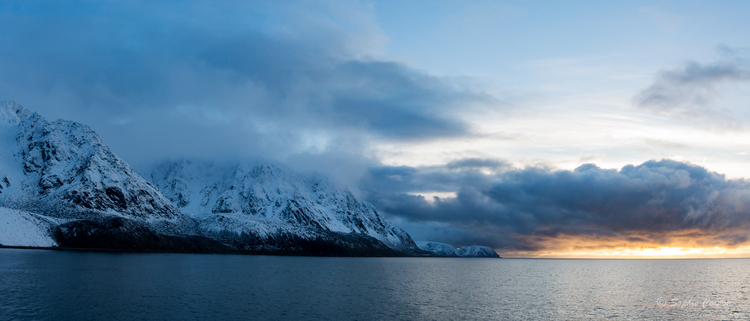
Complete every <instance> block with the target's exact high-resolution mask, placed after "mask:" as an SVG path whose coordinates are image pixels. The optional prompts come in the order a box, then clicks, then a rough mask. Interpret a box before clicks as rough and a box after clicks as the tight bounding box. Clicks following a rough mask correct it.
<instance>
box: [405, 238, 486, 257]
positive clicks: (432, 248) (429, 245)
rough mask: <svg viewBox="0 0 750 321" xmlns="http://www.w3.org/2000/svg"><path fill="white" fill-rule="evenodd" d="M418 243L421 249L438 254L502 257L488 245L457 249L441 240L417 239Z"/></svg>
mask: <svg viewBox="0 0 750 321" xmlns="http://www.w3.org/2000/svg"><path fill="white" fill-rule="evenodd" d="M416 244H417V246H419V248H420V249H422V250H424V251H427V252H430V253H433V254H435V255H438V256H457V257H500V256H499V255H497V253H496V252H495V250H493V249H492V248H491V247H488V246H479V245H471V246H464V247H462V248H458V249H457V248H455V247H453V245H450V244H445V243H440V242H428V241H417V242H416Z"/></svg>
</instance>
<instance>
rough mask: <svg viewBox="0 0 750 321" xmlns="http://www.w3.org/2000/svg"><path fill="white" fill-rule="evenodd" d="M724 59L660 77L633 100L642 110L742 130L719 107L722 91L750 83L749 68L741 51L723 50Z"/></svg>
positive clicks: (692, 63) (732, 116) (689, 64)
mask: <svg viewBox="0 0 750 321" xmlns="http://www.w3.org/2000/svg"><path fill="white" fill-rule="evenodd" d="M722 51H723V53H724V57H725V58H724V59H721V60H719V61H715V62H711V63H699V62H695V61H690V62H687V63H685V64H684V65H683V66H681V67H679V68H675V69H671V70H665V71H662V72H660V73H659V74H658V76H657V77H656V79H655V80H654V83H653V84H651V85H650V86H649V87H648V88H646V89H644V90H642V91H640V92H639V93H638V94H636V95H635V96H634V97H633V103H634V104H635V106H637V107H638V108H641V109H645V110H649V111H653V112H657V113H666V114H671V115H675V116H679V117H683V118H690V119H699V118H700V119H704V120H706V121H709V122H710V121H718V122H721V123H723V124H729V125H731V126H734V127H739V126H741V122H740V121H738V120H737V116H738V115H736V114H734V113H733V112H732V111H730V110H728V109H726V108H722V107H721V106H717V105H716V101H717V97H720V96H721V92H720V91H719V88H720V86H721V85H723V84H727V83H744V82H748V81H750V64H748V61H747V60H746V59H744V58H742V56H741V55H739V52H738V51H735V50H732V49H729V48H725V47H722Z"/></svg>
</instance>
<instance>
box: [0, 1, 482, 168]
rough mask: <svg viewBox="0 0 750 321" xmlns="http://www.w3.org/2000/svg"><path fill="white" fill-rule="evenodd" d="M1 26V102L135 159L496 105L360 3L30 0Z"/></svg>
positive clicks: (428, 134) (422, 134)
mask: <svg viewBox="0 0 750 321" xmlns="http://www.w3.org/2000/svg"><path fill="white" fill-rule="evenodd" d="M0 29H2V30H3V32H2V33H0V40H2V42H3V48H2V49H0V97H2V98H3V99H9V100H11V99H12V100H16V101H18V102H19V103H21V104H23V105H25V106H26V107H28V108H30V109H32V110H36V111H38V112H40V113H41V114H43V115H45V116H47V117H49V118H66V119H72V120H76V121H80V122H84V123H87V124H89V125H91V126H92V127H93V128H94V129H95V130H96V131H97V132H99V133H100V135H101V136H102V137H103V138H104V139H105V141H107V142H108V143H109V144H110V145H111V147H112V148H113V149H114V150H115V152H117V153H118V154H121V156H123V157H124V158H125V159H126V160H129V161H136V162H137V161H149V160H153V159H155V158H162V157H175V156H195V155H202V156H204V157H205V155H221V156H219V157H246V156H258V155H260V156H264V157H268V158H284V157H288V156H289V155H293V154H295V153H310V152H321V149H323V150H325V149H326V148H328V146H330V145H331V144H330V142H332V141H334V142H335V141H339V140H347V139H351V140H358V141H361V142H365V143H366V142H368V141H369V140H368V138H375V139H382V140H397V141H398V140H426V139H436V138H443V137H456V136H466V135H471V134H472V132H471V128H470V126H469V125H468V124H467V123H466V122H464V121H463V120H462V119H461V114H462V113H464V112H466V111H467V110H470V108H471V106H472V105H476V104H487V103H490V104H492V103H494V102H495V98H494V97H492V96H490V95H488V94H486V93H484V92H482V91H480V90H475V89H473V88H472V87H471V85H469V84H467V83H464V82H460V81H455V79H447V78H442V77H437V76H433V75H430V74H429V73H426V72H423V71H419V70H416V69H413V68H411V67H409V66H407V65H404V64H402V63H398V62H394V61H388V60H384V59H382V58H381V56H382V54H381V52H382V51H383V49H382V48H383V46H384V44H385V43H386V42H387V37H386V36H385V35H384V34H383V33H382V31H381V30H380V28H379V27H378V25H377V23H376V20H375V14H374V11H373V9H372V8H371V7H370V6H367V5H364V4H361V3H357V2H346V1H342V2H338V1H312V2H311V1H300V2H291V3H277V2H270V3H269V2H262V1H248V2H222V3H220V4H215V3H212V4H207V3H205V2H200V1H185V2H172V3H152V2H148V1H127V2H118V1H102V2H97V1H72V2H65V3H59V2H52V1H50V2H47V1H40V2H22V1H18V2H5V3H3V4H0Z"/></svg>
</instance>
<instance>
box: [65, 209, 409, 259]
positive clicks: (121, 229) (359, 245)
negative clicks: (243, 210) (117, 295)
mask: <svg viewBox="0 0 750 321" xmlns="http://www.w3.org/2000/svg"><path fill="white" fill-rule="evenodd" d="M53 233H54V237H55V240H56V241H57V242H58V244H59V247H60V248H62V249H90V250H116V251H126V252H170V253H223V254H273V255H305V256H398V255H399V254H398V253H396V252H394V251H393V250H391V249H390V248H389V247H387V246H385V244H383V243H382V242H380V241H378V240H377V239H374V238H372V237H368V236H366V235H361V234H354V233H351V234H343V233H331V232H323V233H320V234H319V235H317V236H316V237H310V238H304V237H300V236H299V235H296V234H277V235H274V236H273V237H269V238H264V237H257V236H253V235H250V234H246V233H245V234H242V235H239V236H237V235H230V234H229V233H227V232H225V233H219V234H216V235H211V237H210V238H209V237H205V236H197V235H187V236H175V235H164V234H160V233H157V232H155V231H154V230H152V229H151V228H149V227H148V226H146V225H145V224H142V223H140V222H137V221H133V220H128V219H125V218H121V217H115V218H102V219H96V220H80V221H73V222H70V223H66V224H62V225H59V226H57V227H55V228H54V231H53Z"/></svg>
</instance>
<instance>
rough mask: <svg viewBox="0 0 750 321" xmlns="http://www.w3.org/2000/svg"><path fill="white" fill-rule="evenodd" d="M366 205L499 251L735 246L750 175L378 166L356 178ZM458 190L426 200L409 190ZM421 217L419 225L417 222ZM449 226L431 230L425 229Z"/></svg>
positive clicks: (748, 202)
mask: <svg viewBox="0 0 750 321" xmlns="http://www.w3.org/2000/svg"><path fill="white" fill-rule="evenodd" d="M362 186H363V187H362V189H363V190H364V191H366V192H367V195H368V196H367V197H368V200H369V201H370V202H372V203H373V204H375V205H376V206H377V207H378V208H379V209H381V210H382V211H383V212H385V213H386V214H388V215H390V216H393V217H395V218H397V219H400V220H402V221H407V222H410V223H409V224H406V225H404V226H406V227H411V228H412V229H413V230H414V233H415V234H418V235H423V236H425V237H429V236H430V235H432V236H433V237H436V238H439V239H435V240H436V241H446V242H449V243H451V242H452V244H454V245H458V246H460V245H469V244H472V242H476V241H477V240H483V241H484V242H486V243H484V244H483V245H488V246H493V247H495V248H498V249H503V250H505V251H541V250H559V249H561V248H571V247H576V248H581V247H586V246H595V247H606V246H655V245H662V246H666V245H670V244H683V245H684V244H689V245H694V246H698V245H701V246H709V245H711V246H728V247H731V246H736V245H740V244H745V243H746V242H747V238H748V232H747V228H748V227H750V182H747V181H745V180H728V179H726V178H725V177H724V176H723V175H720V174H717V173H714V172H710V171H708V170H706V169H705V168H703V167H700V166H696V165H691V164H688V163H681V162H676V161H670V160H662V161H648V162H645V163H643V164H640V165H638V166H633V165H628V166H625V167H623V168H621V169H620V170H613V169H602V168H599V167H597V166H595V165H593V164H587V165H582V166H580V167H578V168H577V169H575V170H572V171H568V170H554V169H550V168H545V167H526V168H522V169H513V168H505V169H503V170H499V171H497V172H493V173H491V174H484V173H482V172H480V171H478V170H475V169H457V168H456V167H454V166H447V165H446V166H443V167H442V168H439V167H438V166H433V167H429V168H415V167H379V168H374V169H372V170H371V171H370V173H369V174H368V175H366V176H365V178H364V179H363V181H362ZM430 188H433V189H432V190H435V191H455V192H457V197H456V198H438V199H436V200H435V201H434V202H427V201H426V200H425V199H424V198H423V197H421V196H415V195H410V194H407V193H408V192H411V191H416V190H421V191H425V190H430ZM418 223H423V224H424V226H425V228H420V227H419V224H418ZM441 224H442V225H445V226H450V227H451V228H452V229H453V231H452V232H451V233H449V232H445V231H443V232H441V233H437V232H435V233H433V232H430V231H436V230H434V228H432V229H431V228H428V227H429V226H436V225H441Z"/></svg>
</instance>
